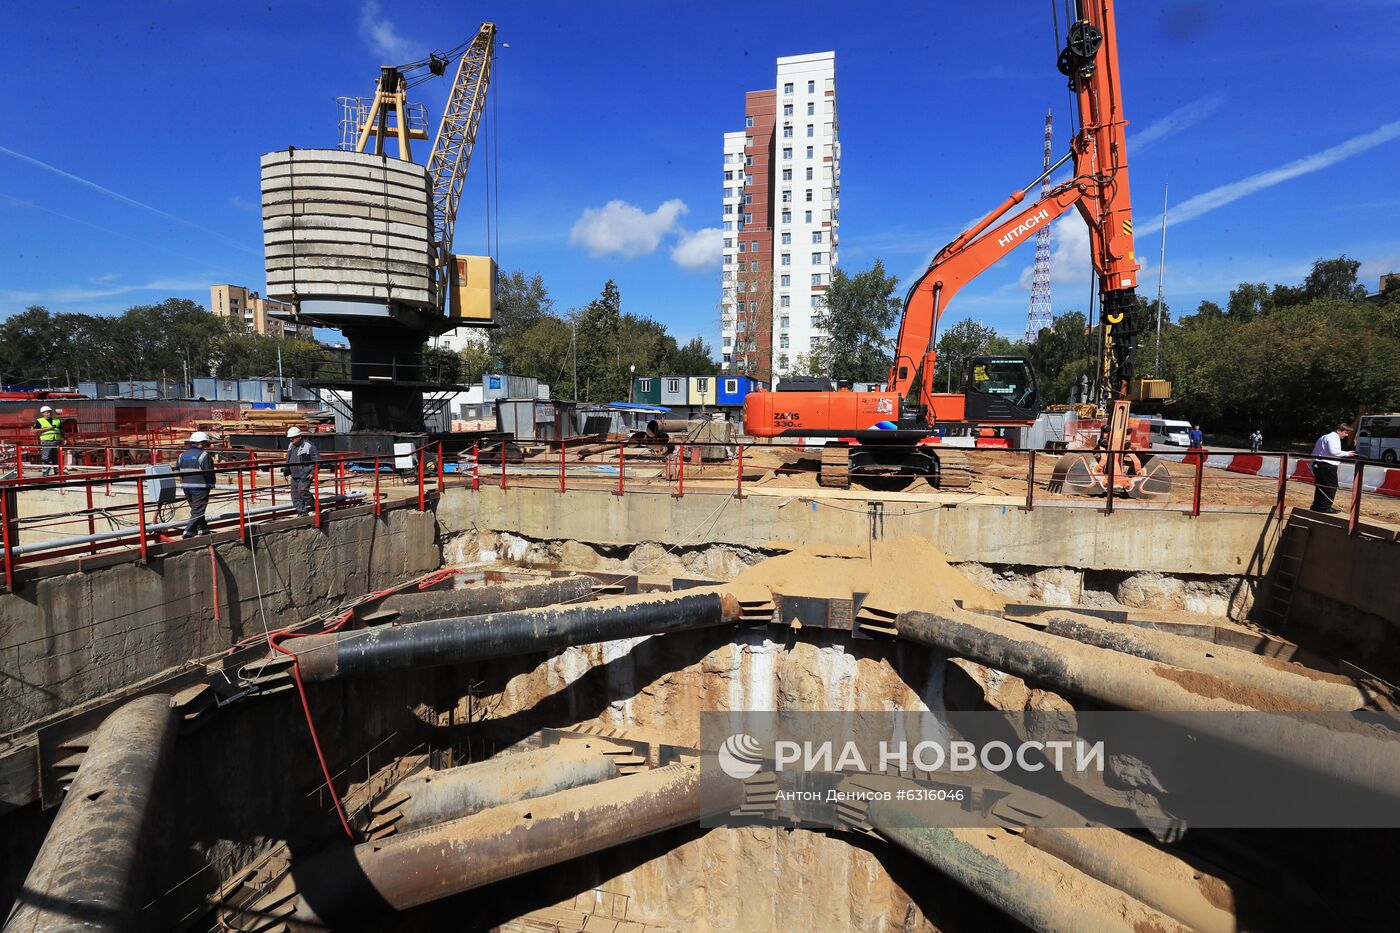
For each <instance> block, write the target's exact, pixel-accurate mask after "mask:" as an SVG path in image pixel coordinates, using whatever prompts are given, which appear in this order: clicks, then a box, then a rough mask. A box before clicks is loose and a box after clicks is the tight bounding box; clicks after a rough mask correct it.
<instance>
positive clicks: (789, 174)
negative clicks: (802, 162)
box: [783, 168, 792, 181]
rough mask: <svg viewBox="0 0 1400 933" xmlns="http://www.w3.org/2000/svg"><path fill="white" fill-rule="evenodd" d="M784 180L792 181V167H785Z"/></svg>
mask: <svg viewBox="0 0 1400 933" xmlns="http://www.w3.org/2000/svg"><path fill="white" fill-rule="evenodd" d="M783 181H792V169H790V168H785V169H783Z"/></svg>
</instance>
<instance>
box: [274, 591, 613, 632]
mask: <svg viewBox="0 0 1400 933" xmlns="http://www.w3.org/2000/svg"><path fill="white" fill-rule="evenodd" d="M597 585H598V583H597V581H596V580H594V579H593V578H592V577H582V576H580V577H558V578H556V579H551V580H539V581H526V582H522V583H490V584H481V585H477V586H468V587H464V588H462V589H457V590H429V591H427V592H423V593H415V592H412V591H410V592H407V593H396V594H395V595H393V596H389V597H386V598H385V599H383V600H381V601H380V602H379V603H378V604H377V605H376V606H375V607H374V608H373V609H370V610H368V612H370V613H381V612H384V613H388V612H393V613H397V615H398V618H397V620H396V621H397V622H398V623H399V624H406V623H410V622H422V621H424V620H426V619H441V618H444V617H446V616H467V615H487V614H489V613H493V612H513V611H516V610H520V609H539V608H541V607H544V606H552V605H555V604H556V603H572V602H577V601H580V600H585V599H587V598H588V597H589V595H590V594H591V593H592V592H593V588H594V587H595V586H597ZM292 645H293V646H294V647H295V645H296V643H295V642H293V643H292Z"/></svg>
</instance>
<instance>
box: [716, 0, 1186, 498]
mask: <svg viewBox="0 0 1400 933" xmlns="http://www.w3.org/2000/svg"><path fill="white" fill-rule="evenodd" d="M1074 6H1075V9H1076V19H1075V21H1074V22H1073V23H1071V24H1070V25H1069V29H1068V34H1067V37H1066V41H1065V47H1064V49H1063V51H1061V52H1060V56H1059V62H1058V66H1059V69H1060V72H1061V73H1062V74H1064V75H1065V76H1066V77H1068V79H1069V85H1070V89H1071V90H1072V91H1073V93H1074V96H1075V99H1076V105H1077V106H1076V109H1077V116H1078V121H1077V122H1078V126H1079V129H1078V132H1076V133H1075V134H1074V138H1073V141H1072V144H1071V147H1070V151H1069V152H1067V153H1066V154H1065V155H1064V156H1063V157H1061V158H1060V159H1059V160H1058V161H1056V162H1055V163H1054V164H1053V165H1051V166H1050V168H1048V169H1047V170H1046V171H1045V172H1043V173H1042V174H1041V175H1040V176H1038V177H1036V178H1035V179H1033V180H1032V181H1031V183H1030V184H1028V185H1026V186H1025V187H1024V188H1022V189H1021V190H1019V191H1016V192H1014V193H1013V194H1012V195H1011V196H1010V197H1009V198H1007V199H1006V200H1005V201H1004V202H1002V203H1001V204H1000V205H999V206H997V208H996V209H995V210H993V211H992V212H991V213H989V214H987V216H985V217H983V218H982V220H980V221H979V222H978V223H976V224H975V225H973V226H972V227H971V228H969V229H968V230H966V231H964V232H963V233H961V234H959V235H958V237H957V238H956V239H954V240H953V241H952V242H951V243H949V244H948V245H947V246H945V247H943V249H941V250H939V252H938V254H937V255H936V256H935V257H934V258H933V261H932V262H931V263H930V264H929V267H928V270H927V271H926V272H924V274H923V275H921V276H920V277H919V279H918V280H917V281H915V282H914V284H913V285H912V286H911V287H910V289H909V291H908V294H907V295H906V297H905V300H904V313H903V316H902V317H901V319H900V324H899V336H898V340H897V342H896V350H895V358H894V365H893V366H892V367H891V368H890V373H889V378H888V380H887V382H888V386H889V390H888V391H883V392H850V391H845V390H838V391H835V392H831V391H814V392H802V391H778V392H762V393H755V394H751V395H749V396H748V398H747V400H746V402H745V406H744V427H745V430H746V431H747V432H748V433H749V434H750V435H753V436H755V437H812V438H831V439H834V440H833V441H831V442H829V443H827V444H826V445H825V448H824V451H823V456H822V473H821V481H822V484H823V485H829V486H846V485H849V482H850V477H851V476H852V475H853V474H854V475H866V476H869V475H876V476H878V475H892V474H893V475H899V474H904V475H910V474H912V475H923V476H927V477H929V479H930V481H931V482H932V483H933V484H934V485H936V486H940V487H948V486H957V485H967V484H968V483H969V482H970V481H971V476H970V473H969V472H968V470H967V466H966V459H965V457H964V456H963V455H960V454H958V453H956V452H955V450H954V449H952V445H950V444H948V443H947V442H946V441H947V439H948V437H949V436H962V437H966V438H968V441H965V442H964V443H973V442H974V441H972V439H973V438H976V437H978V436H979V435H982V434H987V433H992V432H991V431H989V430H988V429H996V428H1007V427H1015V426H1025V425H1029V424H1031V423H1032V422H1034V421H1035V419H1036V416H1037V415H1038V414H1039V413H1040V400H1039V391H1038V388H1037V386H1036V379H1035V373H1034V371H1033V369H1032V367H1031V365H1030V362H1029V361H1028V360H1026V359H1024V358H1021V357H973V358H972V359H970V360H968V361H967V364H966V366H965V369H964V372H963V374H962V376H963V385H962V389H963V390H962V391H961V392H956V393H941V392H936V391H934V389H935V386H934V378H933V376H934V363H935V360H936V358H937V352H936V350H935V346H936V338H937V330H938V321H939V318H941V317H942V316H943V313H944V311H945V310H946V309H947V307H948V304H949V302H951V301H952V299H953V297H954V296H955V295H956V294H957V293H958V290H959V289H960V288H962V287H963V285H965V284H966V283H968V282H969V281H971V280H972V279H974V278H975V277H977V276H978V275H980V274H981V273H982V272H984V271H985V270H986V269H988V268H990V267H991V266H992V265H993V264H995V263H996V262H998V261H999V260H1000V259H1002V258H1003V257H1004V256H1006V255H1007V254H1008V253H1010V252H1011V251H1012V250H1014V249H1015V248H1016V247H1017V246H1019V245H1020V244H1021V243H1023V242H1028V241H1030V240H1032V239H1034V234H1035V233H1036V232H1037V231H1038V230H1040V229H1041V228H1042V227H1044V226H1046V225H1047V224H1050V223H1053V222H1054V220H1055V219H1056V218H1057V217H1059V216H1060V215H1061V214H1064V213H1065V212H1066V211H1068V210H1070V209H1071V208H1073V209H1076V210H1077V211H1078V212H1079V215H1080V216H1081V217H1082V218H1083V219H1084V222H1085V224H1087V225H1088V228H1089V243H1090V252H1091V255H1092V257H1093V264H1094V271H1095V272H1096V273H1097V275H1098V279H1099V288H1100V295H1101V316H1100V319H1099V320H1100V324H1101V334H1102V347H1101V360H1102V363H1101V365H1102V370H1101V372H1100V374H1099V383H1100V392H1101V396H1102V398H1103V400H1104V402H1106V403H1109V404H1107V405H1106V407H1109V408H1111V411H1112V414H1111V423H1112V425H1113V428H1112V431H1111V434H1110V436H1111V437H1113V438H1118V439H1119V444H1117V445H1113V446H1115V449H1116V448H1121V445H1122V439H1123V438H1124V437H1125V434H1126V428H1127V415H1128V410H1127V403H1126V398H1127V391H1128V385H1129V383H1130V381H1131V379H1132V373H1133V351H1134V349H1135V347H1136V342H1137V341H1136V335H1137V333H1138V324H1137V321H1136V317H1137V296H1136V286H1137V271H1138V269H1139V265H1138V263H1137V260H1136V257H1135V255H1134V251H1133V218H1132V205H1131V200H1130V197H1129V192H1128V150H1127V142H1126V136H1125V133H1124V130H1125V128H1126V127H1127V120H1126V119H1125V117H1124V116H1123V94H1122V89H1121V86H1120V84H1119V68H1118V45H1117V39H1116V33H1115V24H1114V12H1113V2H1112V0H1076V2H1075V4H1074ZM1070 160H1073V168H1074V174H1073V176H1072V177H1071V178H1070V179H1069V180H1068V181H1065V182H1064V183H1062V184H1058V185H1055V186H1054V187H1052V188H1050V190H1049V191H1048V192H1046V194H1045V195H1044V196H1043V197H1041V198H1040V199H1039V200H1038V201H1036V202H1035V203H1034V204H1031V205H1030V206H1029V207H1024V208H1021V209H1019V210H1016V211H1015V213H1012V214H1011V215H1010V216H1006V215H1007V213H1008V212H1009V211H1012V210H1013V209H1014V208H1017V207H1018V206H1019V205H1021V204H1022V202H1024V201H1025V199H1026V192H1027V191H1030V190H1032V189H1034V188H1035V186H1036V185H1038V184H1039V183H1040V182H1041V181H1042V179H1044V178H1047V177H1050V176H1051V175H1053V174H1054V173H1055V172H1056V171H1057V170H1058V169H1059V168H1060V167H1061V166H1063V165H1064V164H1065V163H1066V162H1069V161H1070ZM1003 218H1005V219H1003ZM935 440H937V441H942V443H933V441H935ZM1002 443H1004V442H1002ZM1115 468H1116V469H1115ZM1149 474H1152V475H1154V476H1156V481H1155V482H1153V483H1147V482H1145V479H1146V477H1147V475H1149ZM1056 475H1057V479H1058V480H1059V482H1060V485H1061V486H1062V488H1064V489H1065V490H1066V491H1070V492H1077V493H1083V494H1093V493H1095V492H1099V493H1101V492H1103V491H1104V488H1105V482H1106V479H1105V478H1106V476H1108V475H1113V476H1115V485H1116V486H1119V487H1120V488H1121V489H1122V491H1123V492H1125V493H1127V494H1129V495H1163V494H1165V488H1164V484H1167V488H1169V482H1170V481H1169V478H1167V477H1166V470H1165V466H1164V465H1163V464H1161V463H1159V462H1154V461H1153V460H1149V461H1148V462H1147V463H1146V464H1142V465H1140V466H1139V468H1138V469H1137V470H1133V469H1132V468H1131V465H1125V464H1123V463H1122V461H1121V460H1120V459H1115V460H1114V462H1113V463H1111V464H1110V463H1108V462H1107V461H1105V459H1104V458H1103V457H1092V456H1088V455H1075V454H1071V455H1067V456H1066V457H1065V458H1063V460H1062V463H1061V464H1060V465H1059V466H1058V467H1057V474H1056Z"/></svg>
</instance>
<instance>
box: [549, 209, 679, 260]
mask: <svg viewBox="0 0 1400 933" xmlns="http://www.w3.org/2000/svg"><path fill="white" fill-rule="evenodd" d="M688 210H689V208H687V207H686V206H685V202H684V201H682V200H681V199H679V198H672V199H671V200H669V201H665V202H663V203H662V204H661V205H660V206H659V207H657V209H656V210H654V211H652V212H651V213H650V214H648V213H647V212H646V211H644V210H642V209H641V208H639V207H637V206H635V205H633V204H629V203H627V202H626V201H609V202H608V203H607V204H604V205H603V206H602V207H590V208H587V209H585V210H584V212H583V214H582V215H580V216H579V219H578V221H577V222H576V223H575V224H574V228H573V230H572V231H570V233H569V242H570V243H572V244H573V245H575V246H583V247H585V248H587V250H588V252H589V253H591V254H592V255H594V256H606V255H609V254H615V255H617V256H621V257H622V258H623V259H632V258H635V257H637V256H646V255H648V254H650V253H654V252H656V248H657V247H658V246H660V245H661V239H662V238H663V237H664V236H666V234H668V233H671V232H672V231H673V230H676V229H677V221H678V220H679V218H680V216H681V215H682V214H684V213H686V212H687V211H688ZM677 261H679V260H677Z"/></svg>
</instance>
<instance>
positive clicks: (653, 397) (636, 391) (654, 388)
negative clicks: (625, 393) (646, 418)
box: [632, 376, 661, 405]
mask: <svg viewBox="0 0 1400 933" xmlns="http://www.w3.org/2000/svg"><path fill="white" fill-rule="evenodd" d="M632 401H633V402H636V403H637V404H638V405H660V404H661V380H660V379H658V378H657V377H656V376H637V377H635V378H634V379H633V380H632Z"/></svg>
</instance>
